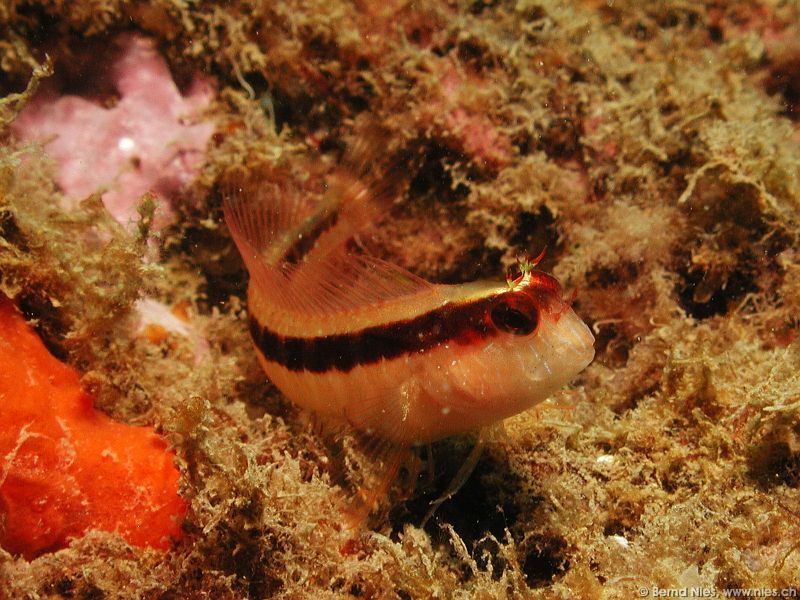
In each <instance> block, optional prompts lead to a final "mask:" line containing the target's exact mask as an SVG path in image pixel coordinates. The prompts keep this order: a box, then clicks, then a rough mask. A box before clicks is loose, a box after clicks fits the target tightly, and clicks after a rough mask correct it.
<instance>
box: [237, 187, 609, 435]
mask: <svg viewBox="0 0 800 600" xmlns="http://www.w3.org/2000/svg"><path fill="white" fill-rule="evenodd" d="M376 195H380V192H379V191H378V192H376V191H375V190H372V189H370V188H369V187H368V186H365V185H362V184H360V183H359V182H357V181H353V180H352V179H350V178H349V177H348V176H347V175H346V174H343V175H342V174H340V175H339V176H337V177H335V178H334V181H333V182H332V184H331V191H330V193H329V194H328V195H327V196H326V198H325V199H324V200H323V201H321V202H319V203H318V204H316V205H315V204H313V203H310V202H309V201H308V200H307V199H306V198H304V196H303V194H301V193H300V192H299V191H298V190H297V189H294V188H292V187H291V186H289V187H287V186H284V187H280V186H276V185H264V186H261V187H257V186H254V185H252V184H249V185H246V186H240V187H238V188H236V189H234V190H232V191H231V192H230V193H228V194H227V197H226V200H225V215H226V221H227V223H228V226H229V229H230V231H231V233H232V235H233V238H234V240H235V242H236V244H237V246H238V247H239V250H240V252H241V254H242V256H243V258H244V260H245V263H246V264H247V267H248V270H249V272H250V276H251V281H250V287H249V290H248V310H249V321H250V332H251V335H252V338H253V341H254V345H255V348H256V350H257V353H258V356H259V359H260V361H261V364H262V365H263V367H264V370H265V372H266V374H267V375H268V377H269V378H270V380H271V381H272V382H273V383H274V384H275V385H276V386H277V387H278V388H279V389H280V390H281V391H282V392H283V393H284V394H285V395H286V396H287V397H288V398H289V399H291V400H292V401H293V402H295V403H296V404H298V405H299V406H301V407H303V408H306V409H308V410H311V411H313V412H315V413H317V414H319V415H321V416H323V417H326V418H329V419H333V420H336V421H342V422H346V423H349V424H351V425H352V426H354V427H355V428H356V429H358V430H360V431H362V432H366V433H369V434H374V435H376V436H378V437H380V438H382V439H385V440H388V441H390V442H394V443H397V444H400V445H406V446H408V445H413V444H417V443H424V442H430V441H434V440H437V439H441V438H443V437H447V436H450V435H455V434H459V433H464V432H467V431H471V430H474V429H476V428H480V427H483V426H485V425H489V424H491V423H494V422H496V421H498V420H500V419H503V418H505V417H508V416H510V415H513V414H516V413H518V412H520V411H523V410H525V409H527V408H529V407H531V406H533V405H534V404H536V403H538V402H540V401H542V400H544V399H545V398H547V397H548V396H549V395H550V394H552V393H553V392H554V391H556V390H558V389H559V388H560V387H562V386H563V385H564V384H565V383H567V382H568V381H570V380H571V379H572V378H573V377H574V376H575V375H576V374H577V373H579V372H580V371H581V370H583V369H584V368H585V367H586V366H587V365H588V364H589V362H591V360H592V358H593V356H594V349H593V342H594V338H593V337H592V335H591V333H590V332H589V329H588V328H587V327H586V325H585V324H584V323H583V322H582V321H581V320H580V318H579V317H578V316H577V315H576V314H575V313H574V312H573V310H572V309H571V308H570V306H569V304H568V303H566V302H565V301H564V300H563V299H562V296H561V290H560V286H559V285H558V283H557V282H556V280H555V279H553V278H552V277H551V276H549V275H547V274H545V273H542V272H540V271H537V270H533V269H526V270H525V272H524V273H523V274H522V275H521V276H520V277H519V278H517V279H516V280H515V281H510V282H508V283H507V284H506V283H500V284H498V283H485V282H475V283H470V284H463V285H437V284H431V283H429V282H427V281H425V280H423V279H421V278H419V277H416V276H415V275H412V274H411V273H409V272H407V271H405V270H403V269H401V268H399V267H397V266H396V265H392V264H390V263H387V262H385V261H383V260H380V259H377V258H374V257H370V256H364V255H362V254H359V253H358V252H357V251H355V250H354V249H353V240H354V236H355V235H356V234H357V232H358V231H359V230H360V229H362V228H364V227H366V226H368V225H369V223H370V221H371V220H373V219H375V218H376V216H377V212H378V210H380V203H379V202H376V198H375V196H376Z"/></svg>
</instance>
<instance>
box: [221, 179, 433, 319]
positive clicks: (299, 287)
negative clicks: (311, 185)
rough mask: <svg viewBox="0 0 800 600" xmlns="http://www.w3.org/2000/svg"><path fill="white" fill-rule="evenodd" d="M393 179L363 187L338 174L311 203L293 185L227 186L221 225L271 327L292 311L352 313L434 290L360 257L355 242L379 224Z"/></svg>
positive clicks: (402, 272) (373, 259)
mask: <svg viewBox="0 0 800 600" xmlns="http://www.w3.org/2000/svg"><path fill="white" fill-rule="evenodd" d="M400 177H402V172H401V171H400V170H399V169H393V170H392V171H391V174H390V175H388V176H387V177H382V178H381V179H377V178H367V180H366V181H364V180H362V179H356V178H355V177H354V176H353V175H351V173H350V172H349V171H348V170H345V169H343V168H339V169H338V170H336V171H335V172H334V173H333V174H332V175H331V176H330V177H329V178H328V186H327V188H328V189H327V192H326V193H325V194H324V195H323V196H322V198H317V199H315V198H314V197H313V194H311V193H310V192H305V191H304V190H302V189H300V188H299V187H298V186H296V185H292V184H283V183H282V184H277V183H272V182H264V183H261V182H254V181H252V180H249V181H244V182H241V183H236V184H234V185H230V186H228V188H227V189H226V190H225V192H224V196H225V200H224V211H225V219H226V222H227V224H228V227H229V229H230V231H231V234H232V236H233V238H234V241H235V242H236V245H237V246H238V247H239V250H240V252H241V254H242V257H243V258H244V261H245V263H246V264H247V268H248V271H249V272H250V276H251V282H252V283H251V285H255V286H256V288H257V290H258V293H259V294H263V298H264V299H265V300H264V302H262V305H263V306H267V307H269V306H272V307H274V309H275V310H274V311H270V312H272V313H274V314H272V315H268V316H269V317H270V319H271V320H272V322H273V323H275V321H276V320H277V321H280V320H282V319H296V318H297V315H298V313H305V314H308V315H314V316H316V315H320V314H323V315H324V314H331V313H342V312H348V311H357V310H359V309H363V308H365V307H369V306H370V305H374V304H376V303H381V302H386V301H391V300H394V299H397V298H398V297H402V296H407V295H409V294H415V293H418V292H421V291H425V290H430V289H431V288H433V287H434V286H433V285H432V284H430V283H428V282H426V281H425V280H423V279H421V278H419V277H417V276H416V275H413V274H412V273H410V272H408V271H407V270H405V269H403V268H401V267H398V266H396V265H393V264H391V263H389V262H386V261H384V260H381V259H379V258H376V257H372V256H368V255H365V254H363V253H362V252H361V251H360V250H359V248H358V244H357V243H355V240H356V237H357V234H358V232H359V231H361V230H363V229H364V228H366V227H368V226H370V225H371V224H373V223H374V222H375V221H377V220H379V219H380V218H381V215H382V213H383V212H384V211H385V210H386V209H387V207H388V206H389V204H390V202H391V200H392V197H391V195H392V194H393V193H396V192H397V190H398V189H399V186H398V184H397V179H398V178H400ZM282 313H283V314H284V316H283V317H282V316H281V314H282Z"/></svg>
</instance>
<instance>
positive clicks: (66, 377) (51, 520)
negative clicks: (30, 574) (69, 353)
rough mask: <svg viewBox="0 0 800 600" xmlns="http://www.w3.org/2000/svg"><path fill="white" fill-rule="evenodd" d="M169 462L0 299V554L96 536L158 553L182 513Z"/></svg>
mask: <svg viewBox="0 0 800 600" xmlns="http://www.w3.org/2000/svg"><path fill="white" fill-rule="evenodd" d="M173 459H174V455H173V454H172V452H171V451H169V450H168V449H167V445H166V444H165V443H164V441H163V440H162V439H161V438H160V437H159V436H157V435H156V434H155V433H154V432H153V430H152V429H151V428H149V427H132V426H129V425H124V424H122V423H118V422H116V421H114V420H112V419H111V418H109V417H108V416H106V415H104V414H103V413H100V412H98V411H96V410H95V409H94V407H93V400H92V398H91V396H89V395H88V394H87V393H86V392H84V391H83V390H82V389H81V387H80V383H79V379H78V373H77V372H76V371H75V370H74V369H73V368H72V367H69V366H68V365H65V364H63V363H61V362H59V361H58V360H57V359H56V358H54V357H53V356H52V355H51V354H50V353H49V352H48V351H47V349H46V348H45V347H44V345H43V344H42V341H41V340H40V339H39V337H38V336H37V335H36V334H35V333H34V332H33V331H32V330H31V329H30V328H29V327H28V325H27V324H26V323H25V320H24V319H23V317H22V315H20V314H19V312H18V311H17V309H16V308H15V307H14V305H13V304H12V303H11V301H10V300H8V299H7V298H5V297H4V296H2V295H1V294H0V546H2V547H3V548H5V549H6V550H8V551H9V552H12V553H14V554H21V555H23V556H25V557H26V558H29V559H30V558H33V557H35V556H37V555H39V554H41V553H43V552H46V551H48V550H56V549H58V548H62V547H64V546H65V545H66V544H67V543H68V540H69V538H72V537H76V536H80V535H81V534H82V533H83V532H84V531H86V530H87V529H99V530H103V531H117V532H119V533H120V534H121V535H122V536H123V537H124V538H125V539H126V540H128V542H129V543H131V544H135V545H138V546H151V547H155V548H162V549H163V548H167V547H168V546H169V543H170V538H179V537H180V535H181V530H180V523H179V522H180V519H181V518H182V517H183V515H184V514H185V512H186V503H185V501H184V500H183V499H182V498H181V497H180V496H179V495H178V477H179V473H178V470H177V469H176V468H175V464H174V460H173Z"/></svg>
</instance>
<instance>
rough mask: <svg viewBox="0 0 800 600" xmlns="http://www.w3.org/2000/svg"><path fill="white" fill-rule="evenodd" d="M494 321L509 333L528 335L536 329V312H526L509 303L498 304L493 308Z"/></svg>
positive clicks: (499, 327)
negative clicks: (512, 306)
mask: <svg viewBox="0 0 800 600" xmlns="http://www.w3.org/2000/svg"><path fill="white" fill-rule="evenodd" d="M491 316H492V323H494V324H495V326H496V327H497V328H498V329H500V330H502V331H506V332H508V333H513V334H515V335H528V334H529V333H531V332H532V331H533V330H534V329H536V313H535V312H534V313H533V314H526V313H524V312H522V311H519V310H517V309H516V308H511V307H510V306H508V305H507V304H498V305H497V306H495V307H494V308H493V309H492V314H491Z"/></svg>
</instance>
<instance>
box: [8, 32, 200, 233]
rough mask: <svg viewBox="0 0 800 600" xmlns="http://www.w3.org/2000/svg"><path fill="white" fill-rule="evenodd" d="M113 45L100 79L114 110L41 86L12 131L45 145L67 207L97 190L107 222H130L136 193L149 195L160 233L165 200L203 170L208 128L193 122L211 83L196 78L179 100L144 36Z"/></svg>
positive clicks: (165, 213) (165, 218) (168, 217)
mask: <svg viewBox="0 0 800 600" xmlns="http://www.w3.org/2000/svg"><path fill="white" fill-rule="evenodd" d="M116 46H117V47H118V49H119V55H118V57H117V58H116V60H114V61H113V62H112V63H111V65H110V66H109V69H108V73H107V74H106V75H105V76H106V77H109V78H110V80H111V81H110V83H111V84H112V85H113V88H114V89H115V90H116V92H117V94H118V95H119V100H118V101H117V102H116V104H114V106H112V107H110V108H108V107H104V106H101V105H100V104H99V103H98V102H97V101H96V98H94V97H93V98H89V97H84V96H80V95H60V94H59V93H58V91H57V90H56V85H54V84H50V85H45V86H43V87H42V90H41V92H40V93H39V94H38V95H37V96H36V97H35V98H34V100H33V101H32V102H31V104H30V105H29V106H27V107H26V108H25V110H24V111H23V112H22V113H21V114H20V115H19V117H18V118H17V120H16V122H15V123H14V125H13V130H14V133H15V134H16V135H17V136H18V137H19V138H20V139H22V140H23V141H36V142H41V143H43V144H44V146H45V150H46V152H47V154H48V155H49V156H50V157H51V158H52V159H53V160H54V161H55V162H56V166H57V173H56V179H57V182H58V184H59V186H60V187H61V188H62V190H63V192H64V194H65V195H66V196H67V200H66V201H67V203H68V204H69V205H75V204H76V202H77V201H79V200H81V199H82V198H85V197H86V196H88V195H89V194H92V193H94V192H98V191H101V192H102V193H103V203H104V204H105V206H106V208H107V209H108V211H109V212H110V213H111V214H112V215H113V216H114V218H115V219H117V220H118V221H119V222H121V223H123V224H130V223H133V222H135V221H136V219H137V215H136V207H137V205H138V203H139V201H140V200H141V198H142V195H143V194H145V193H147V192H151V193H153V194H155V196H156V198H157V199H158V200H159V203H158V210H157V216H156V223H155V225H156V227H159V226H163V225H164V224H166V223H168V222H169V221H170V220H171V218H172V211H171V206H170V202H175V201H177V200H179V199H180V197H181V195H182V194H183V193H184V192H185V190H186V189H187V188H188V186H189V185H190V184H191V182H192V181H193V180H194V179H195V177H196V175H197V170H198V168H199V167H200V166H201V164H202V161H203V158H204V153H205V148H206V144H207V142H208V139H209V137H210V136H211V134H212V133H213V131H214V125H213V123H210V122H203V121H199V122H193V121H192V120H193V119H197V115H198V114H199V112H200V111H202V110H203V109H204V108H206V107H207V106H208V105H209V102H210V101H211V99H212V98H213V96H214V90H213V86H212V83H211V81H210V80H208V79H207V78H204V77H201V76H196V77H195V78H194V80H193V82H192V84H191V86H190V87H189V89H188V91H187V92H186V94H185V95H184V94H181V92H180V90H179V89H178V87H177V85H176V84H175V82H174V81H173V79H172V75H171V74H170V71H169V69H168V67H167V64H166V62H165V61H164V59H163V58H162V57H161V56H160V55H159V54H158V52H157V50H156V48H155V45H154V44H153V43H152V42H151V41H150V40H148V39H146V38H143V37H140V36H136V35H123V36H120V37H119V38H117V40H116ZM87 60H88V61H92V60H94V61H95V62H94V63H92V64H93V65H94V68H95V71H96V72H95V73H94V74H93V75H96V74H97V72H102V71H103V70H102V65H99V66H98V65H97V62H98V61H97V60H96V57H95V56H89V57H88V58H87ZM87 77H88V78H89V79H91V77H89V76H87ZM100 85H109V82H102V83H101V84H99V85H98V87H99V86H100Z"/></svg>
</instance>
